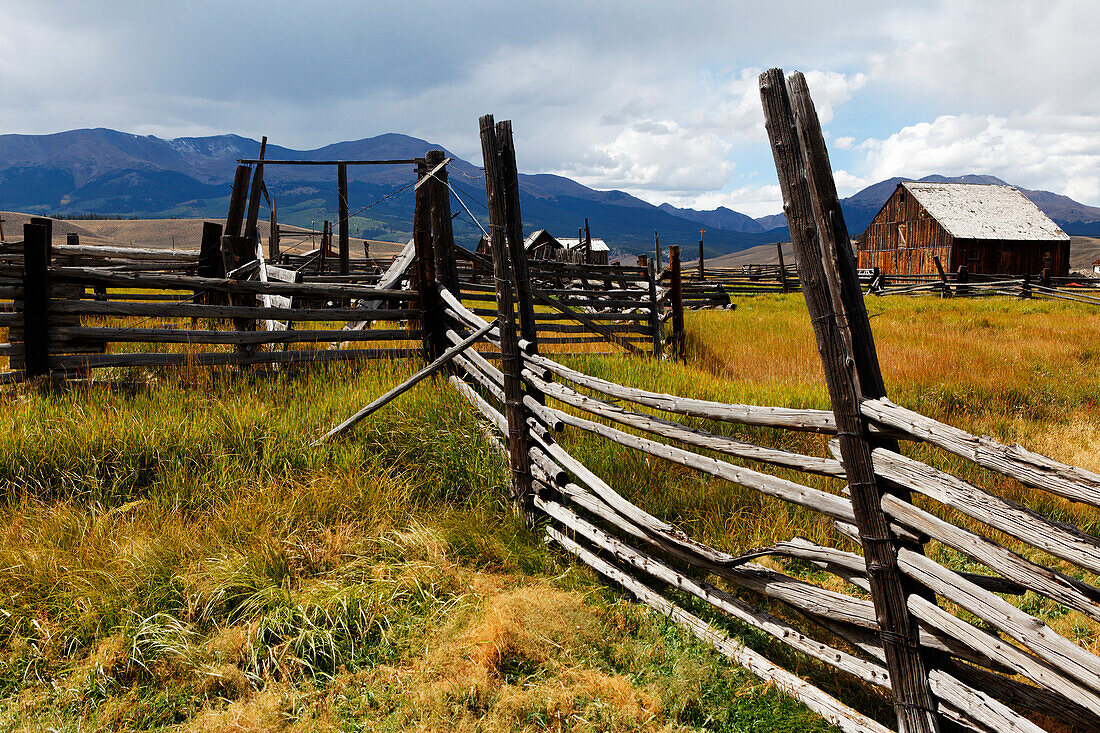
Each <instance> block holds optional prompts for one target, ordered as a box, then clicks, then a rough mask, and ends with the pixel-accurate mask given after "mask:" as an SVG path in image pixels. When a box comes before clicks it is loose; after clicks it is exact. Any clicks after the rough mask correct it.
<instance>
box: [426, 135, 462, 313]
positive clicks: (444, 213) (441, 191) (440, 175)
mask: <svg viewBox="0 0 1100 733" xmlns="http://www.w3.org/2000/svg"><path fill="white" fill-rule="evenodd" d="M445 159H446V158H445V154H444V152H443V151H442V150H429V151H428V153H427V155H426V156H425V158H424V160H425V163H426V164H427V167H428V170H429V171H433V170H435V169H436V168H437V167H439V165H440V164H441V163H442V162H443V161H444V160H445ZM424 185H425V186H427V187H428V189H429V190H430V192H431V193H430V194H429V198H430V199H431V202H432V245H433V248H434V250H435V277H436V280H437V281H438V282H439V284H440V285H442V286H443V287H445V288H447V289H448V290H450V291H451V292H452V293H454V294H455V295H456V296H457V295H458V267H457V265H456V263H455V235H454V230H453V229H452V227H451V194H450V190H449V189H448V188H447V167H446V166H443V167H442V168H440V169H439V170H438V171H435V173H433V174H432V177H431V179H430V180H428V181H427V182H426V183H424Z"/></svg>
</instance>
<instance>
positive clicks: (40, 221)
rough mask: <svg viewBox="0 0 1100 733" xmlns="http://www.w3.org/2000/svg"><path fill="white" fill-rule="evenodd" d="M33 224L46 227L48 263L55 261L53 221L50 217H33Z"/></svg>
mask: <svg viewBox="0 0 1100 733" xmlns="http://www.w3.org/2000/svg"><path fill="white" fill-rule="evenodd" d="M30 223H31V224H34V225H36V226H41V227H46V262H51V261H52V260H53V219H51V218H49V217H48V216H32V217H31V221H30Z"/></svg>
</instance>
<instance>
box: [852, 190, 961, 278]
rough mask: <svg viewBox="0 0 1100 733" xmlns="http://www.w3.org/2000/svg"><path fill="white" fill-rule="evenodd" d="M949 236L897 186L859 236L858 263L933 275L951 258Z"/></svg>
mask: <svg viewBox="0 0 1100 733" xmlns="http://www.w3.org/2000/svg"><path fill="white" fill-rule="evenodd" d="M952 244H953V238H952V236H951V235H950V234H948V233H947V232H946V231H945V230H944V228H943V227H942V226H940V224H939V222H937V221H936V220H935V219H933V218H932V217H931V216H930V215H929V214H928V212H927V211H925V210H924V208H923V207H922V206H921V205H920V204H919V203H917V200H916V199H915V198H913V196H911V195H910V194H909V193H908V192H906V191H905V189H904V188H898V189H897V190H896V191H894V193H893V194H892V195H891V196H890V198H889V199H888V200H887V201H886V203H885V204H884V205H883V207H882V209H881V210H880V211H879V213H878V214H877V215H875V218H874V219H873V220H872V221H871V223H870V224H868V225H867V229H865V230H864V232H863V234H862V235H861V236H860V238H859V266H860V267H861V268H865V269H871V268H874V267H877V268H879V269H880V270H882V271H883V272H885V273H887V274H895V275H933V274H936V272H937V270H936V263H935V261H934V260H933V259H932V258H933V257H937V256H938V257H939V258H940V262H941V263H942V264H943V267H944V269H953V268H955V267H957V265H956V264H955V263H953V262H952V261H951V248H952Z"/></svg>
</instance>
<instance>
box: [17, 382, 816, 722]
mask: <svg viewBox="0 0 1100 733" xmlns="http://www.w3.org/2000/svg"><path fill="white" fill-rule="evenodd" d="M418 367H419V364H418V363H416V362H415V361H409V362H386V361H380V362H375V363H369V364H357V365H347V364H338V365H315V366H312V367H310V368H309V369H305V370H301V371H298V372H272V371H267V370H255V371H254V372H253V373H236V372H233V371H231V370H189V369H178V370H156V371H144V370H136V369H130V370H108V371H107V372H106V374H104V375H103V376H107V375H110V376H112V377H120V376H125V377H127V379H126V380H121V381H120V380H118V379H115V380H114V381H108V382H106V383H104V384H102V385H100V386H95V385H93V386H77V387H75V388H73V389H72V390H70V391H57V390H54V389H50V388H48V387H46V386H38V385H24V386H22V387H20V388H18V389H16V390H12V391H9V392H7V393H6V394H5V395H4V397H3V399H4V401H5V403H6V408H7V409H6V410H5V411H4V412H3V414H2V415H0V431H2V436H0V486H3V489H4V499H3V502H2V504H0V598H2V599H3V600H2V601H0V730H41V729H46V728H54V729H77V728H80V729H103V730H119V729H123V730H125V729H132V730H144V729H162V728H165V727H172V726H182V727H183V728H184V729H193V730H215V731H220V730H237V729H246V730H253V729H254V730H278V729H283V728H294V729H310V730H314V729H319V730H327V729H339V728H344V729H354V730H387V729H388V730H405V729H409V728H420V729H444V728H445V729H459V730H515V729H543V728H551V729H554V728H558V729H561V728H570V729H575V728H581V729H587V728H592V729H595V728H598V729H601V730H679V729H686V727H687V726H699V725H702V724H704V723H705V724H706V725H707V726H708V727H709V728H711V729H715V730H741V729H743V727H744V725H745V724H749V723H751V724H752V725H757V726H758V728H757V729H760V730H768V729H781V728H782V727H783V726H784V725H786V726H791V725H793V726H794V727H796V728H798V729H800V730H801V729H809V730H814V729H822V728H823V726H822V725H821V723H820V721H819V720H818V719H817V718H816V717H815V716H812V715H809V714H807V713H806V712H805V711H804V710H803V709H802V708H800V706H798V705H796V704H794V703H792V702H790V701H789V700H786V699H784V698H782V697H780V696H778V695H777V694H776V693H775V692H773V691H770V690H767V689H765V688H762V687H760V686H759V685H758V684H757V683H756V682H755V681H754V679H753V678H752V677H751V675H748V674H747V673H745V672H742V671H739V670H737V669H736V668H734V667H732V666H731V665H729V664H728V663H726V662H724V661H722V660H721V659H720V658H718V657H717V656H716V655H714V654H713V652H711V651H709V650H707V649H705V648H704V647H702V646H701V645H700V644H698V643H696V642H694V641H692V640H691V639H690V638H689V637H688V636H686V635H685V634H684V633H683V632H681V631H679V630H677V629H675V627H672V626H670V625H669V624H668V623H667V622H666V621H665V620H663V619H661V618H659V617H656V616H654V615H652V614H650V613H648V612H646V611H645V610H644V609H641V608H638V607H636V606H634V605H633V604H631V603H629V602H627V601H623V600H618V599H617V598H616V597H615V595H614V594H612V593H609V592H607V591H604V590H601V586H600V585H599V583H597V582H596V581H595V579H594V578H593V577H592V576H591V575H590V574H588V573H586V572H584V571H581V570H579V569H577V568H575V567H572V566H571V565H570V564H568V563H567V562H565V561H564V560H563V559H562V558H561V557H560V556H559V555H558V553H556V552H555V551H553V550H552V549H551V548H549V547H547V546H546V545H544V544H543V543H541V542H540V541H539V538H538V536H537V534H534V533H531V532H529V531H528V530H527V529H525V528H524V527H522V526H521V525H520V524H519V523H518V522H517V521H516V520H515V519H514V516H513V513H512V510H511V508H510V506H509V505H508V503H507V501H506V499H505V497H506V490H505V481H506V477H507V473H506V470H505V464H504V462H503V459H502V458H501V456H500V454H499V453H498V452H497V451H496V450H495V448H493V447H491V446H490V444H489V443H488V441H487V439H486V438H485V436H484V433H483V432H482V430H483V428H482V427H481V426H480V425H479V423H478V421H477V420H476V419H475V416H474V413H473V411H472V409H471V408H470V407H469V406H468V405H467V404H466V403H465V402H464V400H463V398H462V397H461V396H459V395H458V394H457V393H456V392H455V391H454V390H452V389H451V388H450V387H449V386H448V385H447V384H446V382H445V381H444V380H440V379H434V380H429V381H427V382H425V383H424V384H422V385H420V386H418V387H417V388H415V389H414V390H413V391H411V392H410V393H408V394H407V395H405V396H403V397H402V398H400V399H399V400H398V401H396V402H394V403H392V404H391V405H389V406H388V407H387V408H386V409H385V410H383V411H381V412H379V413H377V414H376V415H374V416H372V417H371V418H370V419H369V420H368V421H366V422H364V423H363V424H361V425H360V426H359V427H357V428H356V430H355V432H354V433H353V434H352V435H351V436H349V438H348V439H346V440H341V441H337V442H334V443H332V444H328V445H325V446H324V447H321V448H316V447H313V446H312V445H311V443H312V441H313V439H314V438H315V437H316V436H318V435H319V434H321V433H322V432H324V431H325V430H327V429H328V428H329V427H331V426H332V425H334V424H336V423H337V422H339V421H340V420H342V419H343V418H345V417H347V416H348V415H349V414H350V413H351V412H353V411H354V410H355V409H356V408H358V407H359V406H361V405H363V404H365V403H367V402H368V401H370V400H371V399H373V398H374V397H377V396H378V395H380V394H381V393H382V392H384V391H385V390H387V389H389V388H390V387H392V386H393V385H395V384H396V383H398V382H399V381H401V380H402V379H404V378H406V377H408V376H409V375H410V374H411V373H412V372H413V371H414V370H415V369H416V368H418ZM735 698H736V699H738V700H739V701H740V702H739V703H738V704H736V705H732V706H731V705H730V700H732V699H735ZM578 721H589V722H588V723H583V724H582V723H580V722H578ZM759 721H769V723H768V724H767V727H759V726H760V725H761V723H760V722H759ZM234 726H236V727H234Z"/></svg>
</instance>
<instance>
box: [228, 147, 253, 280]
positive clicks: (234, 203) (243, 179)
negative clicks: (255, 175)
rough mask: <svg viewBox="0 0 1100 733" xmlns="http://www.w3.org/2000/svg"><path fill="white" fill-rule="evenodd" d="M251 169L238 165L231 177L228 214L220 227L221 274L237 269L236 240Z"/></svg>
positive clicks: (241, 221) (239, 234)
mask: <svg viewBox="0 0 1100 733" xmlns="http://www.w3.org/2000/svg"><path fill="white" fill-rule="evenodd" d="M251 175H252V169H251V168H249V167H248V166H247V165H238V166H237V172H236V174H235V175H234V177H233V191H232V192H231V193H230V194H229V213H228V214H226V217H225V226H224V227H222V239H221V251H222V274H223V275H224V274H225V273H227V272H229V271H230V270H232V269H234V268H236V267H237V249H238V244H237V240H238V239H239V238H240V236H241V227H242V226H244V216H245V207H246V206H247V204H248V191H247V189H248V179H249V177H250V176H251Z"/></svg>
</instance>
